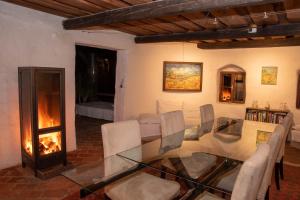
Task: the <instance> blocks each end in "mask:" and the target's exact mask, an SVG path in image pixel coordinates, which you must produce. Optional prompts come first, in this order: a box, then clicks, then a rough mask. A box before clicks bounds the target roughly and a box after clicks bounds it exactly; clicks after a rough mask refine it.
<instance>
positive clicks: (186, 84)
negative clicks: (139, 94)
mask: <svg viewBox="0 0 300 200" xmlns="http://www.w3.org/2000/svg"><path fill="white" fill-rule="evenodd" d="M202 77H203V63H201V62H173V61H164V63H163V91H170V92H201V91H202Z"/></svg>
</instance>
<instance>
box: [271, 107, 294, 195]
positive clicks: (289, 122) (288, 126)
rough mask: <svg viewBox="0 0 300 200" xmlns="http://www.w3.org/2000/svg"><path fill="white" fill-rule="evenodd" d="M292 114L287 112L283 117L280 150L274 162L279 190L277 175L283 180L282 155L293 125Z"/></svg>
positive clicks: (277, 183) (278, 188) (277, 184)
mask: <svg viewBox="0 0 300 200" xmlns="http://www.w3.org/2000/svg"><path fill="white" fill-rule="evenodd" d="M293 117H294V116H293V114H292V113H291V112H289V113H288V114H287V116H286V117H285V118H284V119H283V121H282V123H281V125H282V126H283V127H284V129H285V131H284V135H283V137H282V140H281V146H280V150H279V153H278V156H277V160H276V164H275V181H276V187H277V190H280V182H279V177H280V178H281V179H282V180H283V156H284V152H285V151H284V150H285V144H286V140H287V136H288V134H289V133H290V131H291V128H292V125H293Z"/></svg>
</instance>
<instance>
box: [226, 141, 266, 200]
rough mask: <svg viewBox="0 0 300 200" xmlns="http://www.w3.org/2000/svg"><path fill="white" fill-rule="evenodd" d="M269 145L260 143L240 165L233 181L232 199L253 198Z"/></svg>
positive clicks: (255, 194) (251, 199)
mask: <svg viewBox="0 0 300 200" xmlns="http://www.w3.org/2000/svg"><path fill="white" fill-rule="evenodd" d="M269 153H270V146H269V145H268V144H261V145H259V147H258V148H257V150H256V152H255V153H254V155H252V156H251V157H250V158H249V159H248V160H246V161H245V162H244V164H243V165H242V167H241V169H240V171H239V174H238V176H237V179H236V181H235V184H234V187H233V191H232V196H231V199H232V200H255V199H256V196H257V191H258V188H259V185H260V183H261V180H262V177H263V175H264V172H265V170H266V166H267V162H268V156H269Z"/></svg>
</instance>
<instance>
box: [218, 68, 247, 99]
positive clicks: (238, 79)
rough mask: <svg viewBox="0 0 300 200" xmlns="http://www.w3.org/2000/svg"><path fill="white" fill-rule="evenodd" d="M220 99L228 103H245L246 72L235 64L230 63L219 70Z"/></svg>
mask: <svg viewBox="0 0 300 200" xmlns="http://www.w3.org/2000/svg"><path fill="white" fill-rule="evenodd" d="M219 74H220V86H219V101H220V102H227V103H245V98H246V72H245V71H244V70H243V69H242V68H240V67H238V66H235V65H228V66H225V67H223V68H221V69H220V70H219Z"/></svg>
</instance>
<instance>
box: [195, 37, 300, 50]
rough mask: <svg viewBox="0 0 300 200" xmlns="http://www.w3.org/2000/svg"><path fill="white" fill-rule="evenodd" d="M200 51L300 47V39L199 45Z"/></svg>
mask: <svg viewBox="0 0 300 200" xmlns="http://www.w3.org/2000/svg"><path fill="white" fill-rule="evenodd" d="M197 46H198V48H200V49H235V48H265V47H283V46H300V38H290V39H267V40H260V41H256V40H252V41H251V40H249V41H239V42H218V43H214V44H210V43H199V44H198V45H197Z"/></svg>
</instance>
